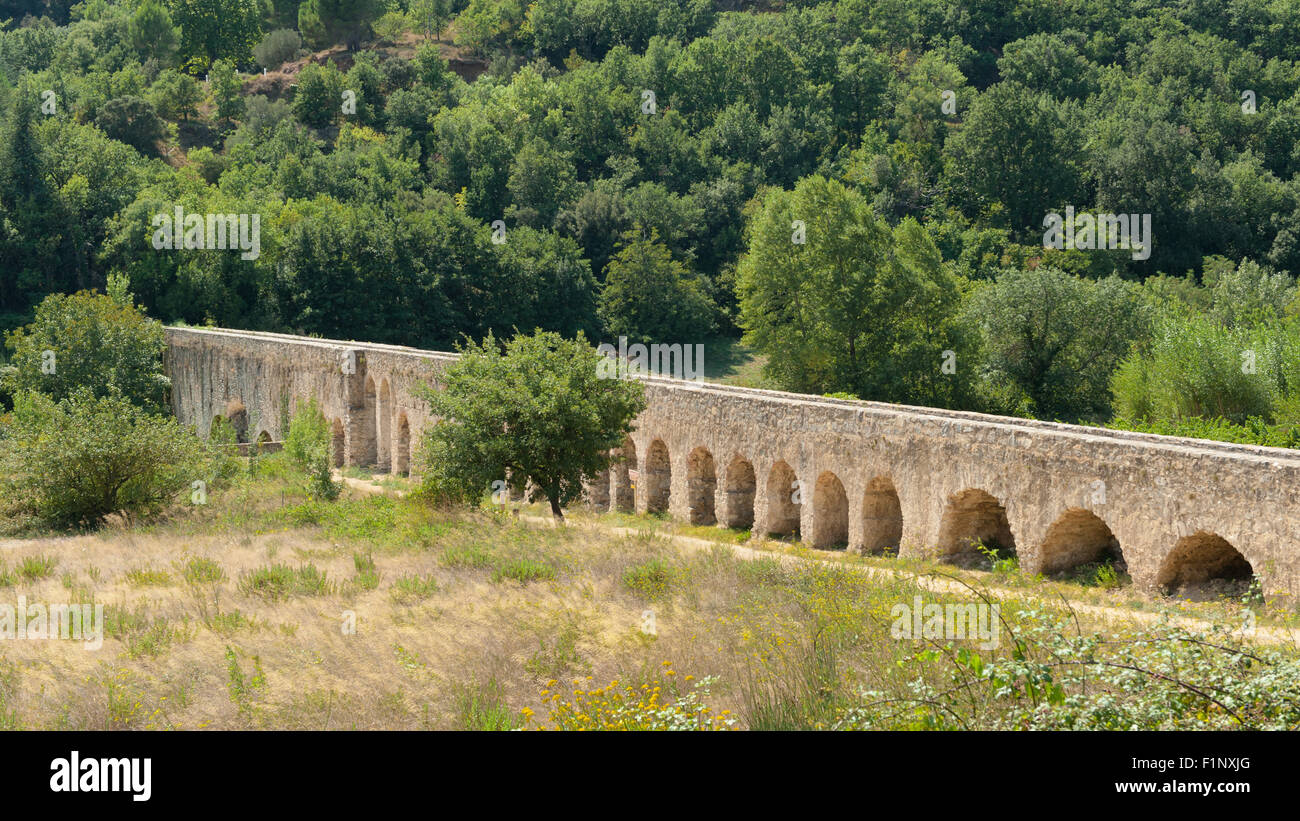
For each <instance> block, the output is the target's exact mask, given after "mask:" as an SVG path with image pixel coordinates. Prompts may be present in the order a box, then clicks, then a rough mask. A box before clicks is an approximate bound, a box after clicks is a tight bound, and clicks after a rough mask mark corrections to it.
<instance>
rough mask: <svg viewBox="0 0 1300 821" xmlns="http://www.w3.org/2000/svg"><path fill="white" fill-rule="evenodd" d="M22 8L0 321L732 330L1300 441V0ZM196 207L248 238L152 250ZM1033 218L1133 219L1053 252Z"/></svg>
mask: <svg viewBox="0 0 1300 821" xmlns="http://www.w3.org/2000/svg"><path fill="white" fill-rule="evenodd" d="M6 18H8V23H7V24H6V25H5V26H4V28H3V31H0V110H3V121H2V123H0V328H4V329H9V328H14V327H17V326H19V325H22V324H24V323H26V322H28V321H30V320H31V318H32V316H33V314H34V311H35V308H36V306H37V305H38V304H39V303H40V302H41V300H42V299H43V298H45V297H46V296H47V295H49V294H54V293H72V292H75V291H78V290H82V289H97V290H106V288H107V285H108V283H109V279H110V277H112V278H113V279H114V281H116V282H119V283H121V282H125V283H126V284H127V286H129V290H130V292H131V293H133V294H134V296H135V300H136V302H137V303H138V304H140V305H141V306H142V307H144V308H145V309H146V310H147V311H148V313H149V314H150V315H151V316H153V317H156V318H158V319H162V320H164V321H168V322H186V323H193V324H201V323H215V324H218V325H222V326H228V327H237V328H250V329H260V330H276V331H285V332H292V333H303V334H318V335H322V336H331V337H344V338H355V339H365V340H370V341H376V342H388V343H400V344H407V345H414V346H420V347H426V348H441V349H448V348H451V347H452V346H454V345H455V344H457V342H458V341H459V340H462V339H464V338H466V337H468V338H471V339H481V338H483V337H484V336H485V335H487V334H489V333H492V334H494V335H495V336H496V337H497V338H508V337H510V336H511V335H512V334H513V333H514V331H515V330H516V329H517V330H520V331H532V330H533V329H536V328H542V329H546V330H552V331H557V332H559V333H561V334H564V335H566V336H572V335H576V334H577V333H578V332H580V331H581V332H583V333H585V334H586V336H587V338H588V339H590V340H593V341H594V340H611V339H616V338H617V337H618V336H627V337H629V338H630V339H634V340H636V339H640V340H644V341H653V342H665V343H696V342H704V341H707V340H711V339H716V338H724V339H725V338H728V337H730V338H735V337H739V336H740V335H741V334H744V338H745V340H746V342H747V343H748V344H749V345H750V346H752V347H753V348H754V349H755V350H756V351H757V352H758V353H759V354H761V355H762V356H763V357H764V359H765V362H766V365H765V374H766V378H767V380H768V382H769V384H771V385H772V386H775V387H781V388H786V389H791V390H798V391H807V392H814V393H836V394H848V395H852V396H856V397H860V398H866V399H876V400H883V401H894V402H908V403H916V404H928V405H937V406H945V407H960V408H967V409H972V410H981V411H988V412H998V413H1010V414H1017V415H1026V416H1035V417H1038V418H1044V419H1061V420H1069V421H1085V422H1090V423H1102V424H1115V425H1121V426H1125V427H1137V428H1141V429H1145V430H1152V431H1156V432H1162V433H1190V434H1193V435H1199V436H1207V437H1213V438H1225V439H1238V440H1243V441H1257V442H1264V443H1269V444H1279V445H1294V444H1297V443H1300V436H1298V435H1297V433H1296V425H1297V423H1300V319H1298V318H1297V315H1298V313H1300V300H1297V291H1296V285H1295V280H1294V276H1293V274H1295V273H1296V272H1297V271H1300V141H1298V140H1297V138H1298V137H1300V5H1297V4H1296V3H1294V2H1292V0H1023V1H1022V2H1015V1H1014V0H968V1H966V2H963V1H962V0H840V1H839V2H816V3H814V2H797V1H796V0H791V2H785V3H782V2H768V3H757V4H755V3H748V2H741V1H740V0H537V2H533V3H531V4H525V3H524V2H522V0H469V2H465V0H355V1H354V2H344V1H343V0H305V2H298V0H117V1H116V2H111V1H110V0H86V1H85V2H80V3H75V4H73V3H70V2H66V0H0V20H4V19H6ZM178 208H179V209H181V210H182V213H184V214H190V215H194V214H197V215H207V214H233V215H245V216H250V215H251V216H255V217H256V219H257V221H256V223H255V225H256V226H257V228H258V230H259V231H260V233H259V235H258V243H257V248H256V249H255V250H254V251H253V252H252V253H248V252H247V251H248V249H247V248H245V249H244V250H245V251H246V252H245V253H240V252H238V251H237V250H236V251H232V250H222V249H206V250H204V249H184V250H182V249H178V248H171V249H168V248H166V247H161V248H160V247H159V242H158V235H159V232H160V229H159V217H160V215H161V216H166V217H167V219H171V215H172V214H174V213H176V209H178ZM1053 214H1058V215H1059V214H1067V215H1075V216H1076V220H1079V219H1081V218H1080V217H1079V216H1078V215H1086V220H1087V222H1089V223H1090V222H1092V220H1093V216H1094V215H1098V214H1101V215H1107V214H1126V215H1133V217H1134V227H1135V228H1136V226H1137V224H1138V223H1139V220H1138V219H1137V217H1138V215H1144V219H1149V235H1146V236H1144V238H1143V239H1142V241H1141V243H1142V247H1141V248H1140V249H1130V248H1105V249H1100V250H1092V249H1088V248H1087V247H1086V242H1085V241H1083V240H1082V239H1081V240H1080V241H1079V242H1078V243H1077V244H1078V245H1079V246H1080V247H1076V248H1074V249H1070V248H1068V247H1065V248H1059V249H1058V248H1055V247H1046V245H1049V244H1050V243H1048V242H1045V236H1046V235H1045V226H1046V225H1047V224H1048V219H1049V215H1053ZM1098 222H1100V220H1099V221H1098ZM1083 225H1084V223H1083V222H1078V223H1077V225H1076V224H1072V225H1071V226H1070V229H1071V231H1072V233H1073V232H1078V233H1077V234H1076V235H1077V236H1079V237H1082V236H1083V230H1084V228H1083ZM163 233H166V232H165V231H164V232H163ZM123 278H125V279H123ZM707 356H708V351H707V348H706V357H707Z"/></svg>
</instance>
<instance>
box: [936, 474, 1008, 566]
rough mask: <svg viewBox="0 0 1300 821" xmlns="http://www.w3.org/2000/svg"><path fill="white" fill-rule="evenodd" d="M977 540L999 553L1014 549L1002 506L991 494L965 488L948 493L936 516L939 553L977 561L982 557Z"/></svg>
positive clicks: (962, 560)
mask: <svg viewBox="0 0 1300 821" xmlns="http://www.w3.org/2000/svg"><path fill="white" fill-rule="evenodd" d="M978 544H983V545H984V546H985V547H989V548H992V549H993V550H995V551H996V552H997V553H998V555H999V556H1003V557H1008V556H1012V555H1014V554H1015V550H1016V540H1015V537H1014V536H1013V535H1012V534H1011V524H1010V523H1009V522H1008V521H1007V510H1006V508H1005V507H1003V506H1002V503H1001V502H999V501H998V500H997V499H996V498H995V497H994V496H992V495H990V494H988V493H986V492H984V491H982V490H978V489H976V488H968V489H966V490H963V491H961V492H960V493H954V494H953V495H952V496H949V497H948V504H947V506H946V507H945V508H944V512H943V518H942V519H940V520H939V543H938V548H939V555H940V556H941V557H942V558H945V559H950V560H953V561H955V562H956V563H958V564H979V563H980V562H981V561H982V560H983V558H984V557H983V554H981V553H980V551H979V550H977V549H976V545H978Z"/></svg>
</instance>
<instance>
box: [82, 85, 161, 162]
mask: <svg viewBox="0 0 1300 821" xmlns="http://www.w3.org/2000/svg"><path fill="white" fill-rule="evenodd" d="M95 125H97V126H99V129H100V130H101V131H103V132H104V133H105V134H107V135H108V136H110V137H112V138H113V139H115V140H117V141H118V142H122V143H126V144H127V145H129V146H131V147H132V148H134V149H135V150H136V151H139V152H140V153H142V154H147V153H150V152H152V151H154V148H155V143H157V142H158V141H159V140H161V139H162V138H163V137H165V136H167V129H166V127H165V124H164V123H163V120H162V118H161V117H159V116H158V112H157V111H155V110H154V107H153V106H152V105H151V104H150V103H149V102H148V101H147V100H143V99H141V98H139V97H132V96H126V97H117V98H115V99H112V100H109V101H108V102H107V103H105V104H104V106H103V107H102V108H101V109H100V110H99V114H98V115H97V116H96V117H95Z"/></svg>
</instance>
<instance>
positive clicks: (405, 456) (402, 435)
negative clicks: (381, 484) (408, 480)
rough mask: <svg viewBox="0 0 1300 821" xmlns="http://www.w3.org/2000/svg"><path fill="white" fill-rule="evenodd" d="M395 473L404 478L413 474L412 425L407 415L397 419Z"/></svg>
mask: <svg viewBox="0 0 1300 821" xmlns="http://www.w3.org/2000/svg"><path fill="white" fill-rule="evenodd" d="M393 472H394V473H397V474H401V475H402V476H409V475H410V473H411V423H410V422H408V421H407V419H406V414H404V413H403V414H401V415H400V416H398V417H397V446H396V450H395V451H394V452H393Z"/></svg>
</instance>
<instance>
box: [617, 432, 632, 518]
mask: <svg viewBox="0 0 1300 821" xmlns="http://www.w3.org/2000/svg"><path fill="white" fill-rule="evenodd" d="M636 464H637V463H636V444H635V443H634V442H633V441H632V438H631V437H628V438H627V439H624V440H623V447H622V448H621V449H620V450H619V453H618V461H617V462H615V463H614V509H615V510H617V511H619V512H621V513H632V512H634V511H635V510H636V480H637V472H636V471H637V467H636Z"/></svg>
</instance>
